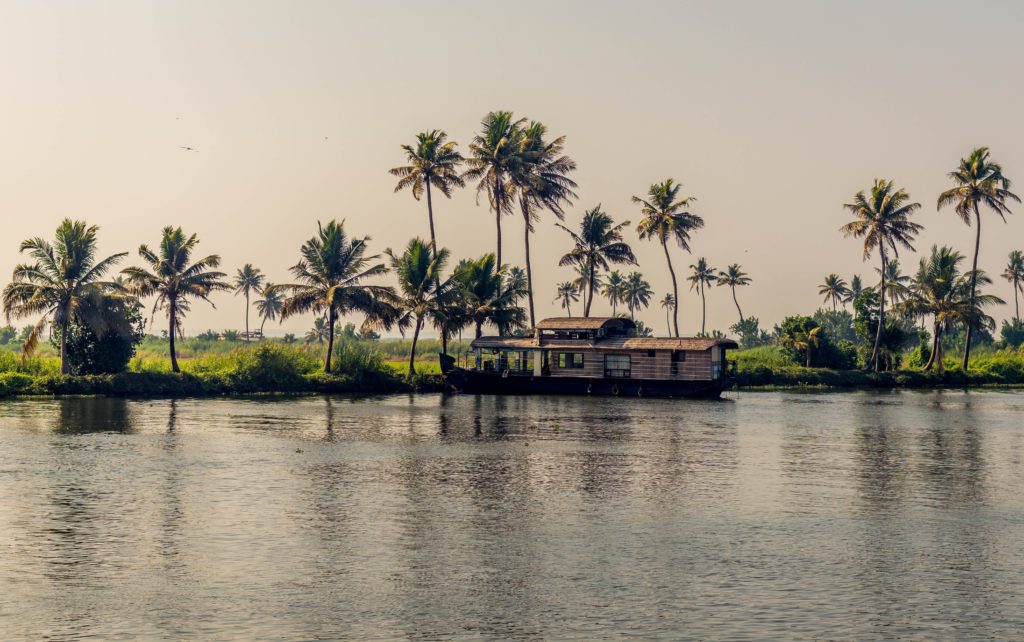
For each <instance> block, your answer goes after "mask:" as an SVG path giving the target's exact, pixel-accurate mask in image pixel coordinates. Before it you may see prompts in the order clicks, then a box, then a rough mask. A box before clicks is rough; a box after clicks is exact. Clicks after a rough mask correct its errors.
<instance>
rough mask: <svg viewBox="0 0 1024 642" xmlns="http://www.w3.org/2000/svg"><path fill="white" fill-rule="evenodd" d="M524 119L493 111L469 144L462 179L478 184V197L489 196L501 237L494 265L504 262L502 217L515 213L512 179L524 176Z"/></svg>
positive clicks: (488, 199)
mask: <svg viewBox="0 0 1024 642" xmlns="http://www.w3.org/2000/svg"><path fill="white" fill-rule="evenodd" d="M525 124H526V119H525V118H520V119H518V120H516V119H515V117H514V116H513V115H512V112H510V111H492V112H491V113H489V114H487V115H486V116H484V118H483V120H482V121H481V122H480V128H481V129H480V133H478V134H477V135H476V136H474V137H473V141H472V142H471V143H470V144H469V157H468V158H466V167H467V169H466V171H465V172H463V174H462V177H463V178H468V179H470V180H475V181H477V185H476V193H477V199H478V200H479V198H480V194H486V195H487V202H488V204H489V205H490V208H491V211H492V212H494V220H495V226H496V229H497V233H498V239H497V250H496V251H495V264H496V265H504V263H502V262H501V217H502V216H503V215H505V214H510V213H511V212H512V203H513V201H514V196H515V189H516V186H515V184H514V183H513V182H512V177H513V176H515V175H517V174H520V173H522V169H521V165H522V164H523V162H524V157H523V153H522V151H523V139H524V137H525V134H524V130H523V128H524V126H525Z"/></svg>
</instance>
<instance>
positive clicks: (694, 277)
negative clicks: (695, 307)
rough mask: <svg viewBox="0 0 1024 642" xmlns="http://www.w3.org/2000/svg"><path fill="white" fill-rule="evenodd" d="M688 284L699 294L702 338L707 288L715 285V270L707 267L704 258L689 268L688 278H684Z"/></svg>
mask: <svg viewBox="0 0 1024 642" xmlns="http://www.w3.org/2000/svg"><path fill="white" fill-rule="evenodd" d="M686 280H687V281H689V282H690V289H691V290H697V292H699V293H700V334H701V336H704V334H705V332H704V325H705V322H706V320H707V297H706V292H707V288H710V287H711V286H713V285H714V284H715V280H716V279H715V268H713V267H711V266H710V265H708V262H707V260H706V259H705V258H704V257H700V258H699V259H697V262H696V263H694V264H693V265H691V266H690V276H688V277H686Z"/></svg>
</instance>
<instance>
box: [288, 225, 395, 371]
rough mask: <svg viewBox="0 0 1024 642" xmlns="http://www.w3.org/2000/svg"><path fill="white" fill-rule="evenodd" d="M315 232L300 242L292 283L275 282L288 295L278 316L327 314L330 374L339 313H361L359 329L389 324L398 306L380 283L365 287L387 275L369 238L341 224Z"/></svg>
mask: <svg viewBox="0 0 1024 642" xmlns="http://www.w3.org/2000/svg"><path fill="white" fill-rule="evenodd" d="M317 226H318V228H319V229H318V232H317V235H316V236H314V237H313V238H311V239H309V240H308V241H306V242H305V243H303V244H302V247H301V248H300V249H299V253H300V254H301V256H302V258H301V259H299V262H298V263H296V264H295V265H294V266H292V268H291V273H292V276H294V277H295V280H296V282H295V283H290V284H284V285H275V286H274V289H275V290H279V291H281V292H285V293H287V296H286V297H285V300H284V305H283V306H282V307H281V319H282V320H284V319H287V318H288V317H290V316H294V315H296V314H302V313H304V312H313V313H314V314H316V315H318V316H320V315H326V317H327V320H326V321H327V353H326V354H325V355H324V372H327V373H329V372H331V353H332V352H333V351H334V325H335V322H336V321H337V320H338V318H339V317H341V316H343V315H345V314H348V313H350V312H361V313H363V314H364V315H365V316H366V320H365V322H364V323H363V330H364V331H370V330H372V329H375V328H378V327H383V328H390V327H391V326H392V325H393V323H394V321H395V319H396V317H397V310H396V309H395V308H394V306H393V305H392V304H393V302H394V301H395V291H394V290H393V289H392V288H390V287H387V286H383V285H368V284H366V283H364V281H366V280H367V279H371V278H373V277H375V276H381V275H383V274H387V271H388V269H387V267H386V266H385V265H384V264H383V263H375V261H376V260H377V259H378V258H380V256H379V255H376V254H374V255H370V256H367V254H366V252H367V248H368V244H369V242H370V237H368V236H364V237H362V238H357V237H349V236H348V234H346V233H345V222H344V221H342V222H340V223H339V222H338V221H333V220H332V221H330V222H328V223H327V225H320V224H319V223H317Z"/></svg>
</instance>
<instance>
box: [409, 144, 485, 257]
mask: <svg viewBox="0 0 1024 642" xmlns="http://www.w3.org/2000/svg"><path fill="white" fill-rule="evenodd" d="M456 146H457V144H456V143H455V142H454V141H449V140H448V134H446V133H445V132H444V130H441V129H433V130H431V131H429V132H422V133H420V134H417V135H416V142H415V143H414V144H412V145H402V150H403V151H404V152H405V160H406V161H407V162H408V163H409V164H408V165H402V166H400V167H394V168H392V169H391V170H390V172H391V175H392V176H397V177H398V184H397V185H395V191H396V192H400V191H402V190H403V189H405V188H407V187H408V188H411V190H412V197H413V198H414V199H416V200H417V201H418V200H420V198H421V197H422V196H423V194H426V195H427V221H428V222H429V223H430V249H431V251H432V252H437V237H436V236H435V235H434V202H433V199H432V197H431V195H432V192H431V188H432V187H436V188H437V190H438V191H439V192H441V193H442V194H444V195H445V196H446V197H448V198H451V197H452V190H453V189H454V188H456V187H463V186H464V185H465V184H466V182H465V181H464V180H463V179H462V177H461V176H459V166H460V165H462V162H463V158H462V154H460V153H459V152H458V150H456V149H455V148H456Z"/></svg>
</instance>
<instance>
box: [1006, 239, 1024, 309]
mask: <svg viewBox="0 0 1024 642" xmlns="http://www.w3.org/2000/svg"><path fill="white" fill-rule="evenodd" d="M1002 276H1003V278H1004V279H1006V280H1007V281H1009V282H1010V284H1011V285H1012V286H1013V318H1014V319H1016V320H1017V322H1020V299H1019V297H1018V296H1017V295H1018V294H1019V293H1021V292H1024V253H1022V252H1021V251H1020V250H1014V251H1012V252H1010V260H1009V262H1007V264H1006V270H1004V271H1003V275H1002Z"/></svg>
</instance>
